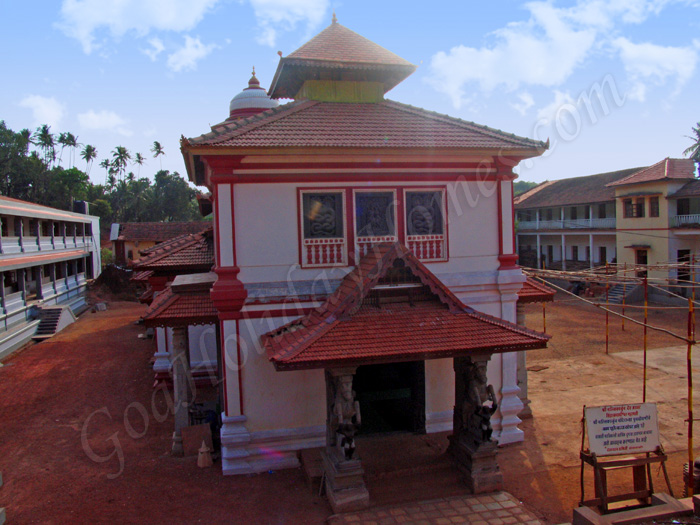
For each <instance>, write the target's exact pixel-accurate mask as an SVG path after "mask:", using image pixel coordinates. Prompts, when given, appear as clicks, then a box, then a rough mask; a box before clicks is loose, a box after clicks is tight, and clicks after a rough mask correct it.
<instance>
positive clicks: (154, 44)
mask: <svg viewBox="0 0 700 525" xmlns="http://www.w3.org/2000/svg"><path fill="white" fill-rule="evenodd" d="M148 43H149V44H150V46H151V47H150V48H149V49H142V50H141V51H142V52H143V54H144V55H146V56H147V57H148V58H150V59H151V62H155V61H156V58H158V55H160V54H161V53H162V52H163V51H164V50H165V46H164V45H163V41H162V40H161V39H160V38H158V37H153V38H150V39H149V40H148Z"/></svg>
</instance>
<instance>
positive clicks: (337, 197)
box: [300, 191, 347, 267]
mask: <svg viewBox="0 0 700 525" xmlns="http://www.w3.org/2000/svg"><path fill="white" fill-rule="evenodd" d="M344 200H345V192H344V191H303V192H302V193H301V201H302V206H301V210H300V211H301V214H302V215H301V223H302V246H301V252H302V266H305V267H317V266H339V265H346V264H347V235H346V233H345V208H344Z"/></svg>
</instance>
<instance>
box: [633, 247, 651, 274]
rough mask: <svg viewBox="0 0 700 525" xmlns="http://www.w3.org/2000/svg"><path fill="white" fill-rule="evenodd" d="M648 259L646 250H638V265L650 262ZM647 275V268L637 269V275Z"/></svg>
mask: <svg viewBox="0 0 700 525" xmlns="http://www.w3.org/2000/svg"><path fill="white" fill-rule="evenodd" d="M648 260H649V258H648V257H647V251H646V250H637V256H636V259H635V262H636V263H637V266H646V265H647V263H648ZM646 276H647V271H646V270H637V277H646Z"/></svg>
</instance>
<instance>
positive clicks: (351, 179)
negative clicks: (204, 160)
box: [212, 172, 500, 184]
mask: <svg viewBox="0 0 700 525" xmlns="http://www.w3.org/2000/svg"><path fill="white" fill-rule="evenodd" d="M212 179H213V180H214V181H215V182H218V183H256V184H273V183H280V182H286V183H302V182H311V183H314V182H315V183H318V182H319V181H323V182H340V183H347V184H353V183H357V182H398V181H399V180H400V181H402V182H403V181H409V182H430V183H434V182H461V181H481V182H484V181H488V180H493V181H496V180H500V179H499V177H497V176H496V175H492V174H488V175H480V174H475V173H458V172H455V173H452V172H447V173H432V174H425V173H356V174H352V173H337V174H334V173H329V174H326V175H323V174H320V173H284V174H279V173H266V174H260V175H255V174H246V175H240V174H235V173H234V174H233V175H231V176H226V177H213V178H212Z"/></svg>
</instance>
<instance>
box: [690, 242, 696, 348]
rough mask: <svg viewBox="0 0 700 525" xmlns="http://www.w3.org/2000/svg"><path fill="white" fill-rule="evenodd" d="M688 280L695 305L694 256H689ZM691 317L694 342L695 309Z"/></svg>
mask: <svg viewBox="0 0 700 525" xmlns="http://www.w3.org/2000/svg"><path fill="white" fill-rule="evenodd" d="M690 280H691V282H692V283H693V288H692V293H693V296H692V297H693V304H695V254H692V255H691V256H690ZM692 314H693V317H692V319H691V321H692V323H693V324H692V328H693V340H695V308H693V310H692Z"/></svg>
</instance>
